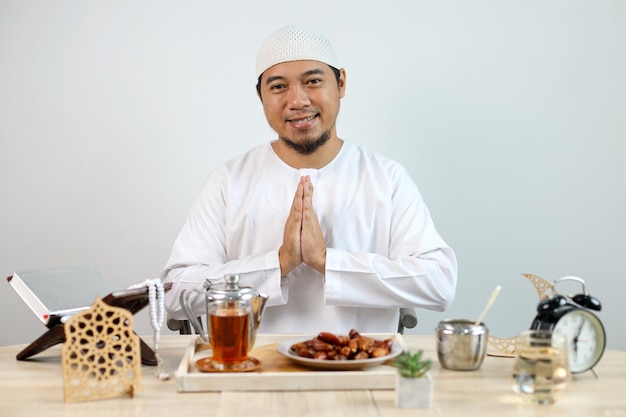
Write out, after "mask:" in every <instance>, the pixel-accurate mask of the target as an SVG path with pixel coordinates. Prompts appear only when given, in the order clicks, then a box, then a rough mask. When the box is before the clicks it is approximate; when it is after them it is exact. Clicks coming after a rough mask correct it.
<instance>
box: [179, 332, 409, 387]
mask: <svg viewBox="0 0 626 417" xmlns="http://www.w3.org/2000/svg"><path fill="white" fill-rule="evenodd" d="M298 336H302V335H293V334H286V335H283V334H281V335H268V334H259V335H258V336H257V340H256V343H255V346H254V348H253V349H252V351H251V352H250V356H252V357H254V358H256V359H259V360H260V361H261V367H260V369H259V370H258V371H253V372H227V373H213V372H200V371H199V370H198V369H197V368H196V366H195V362H196V361H197V360H198V359H200V358H202V357H206V356H210V355H211V351H210V346H208V345H207V344H205V343H203V342H202V340H201V339H200V338H199V337H196V338H192V339H191V341H190V343H189V345H188V346H187V349H186V350H185V354H184V356H183V359H182V360H181V362H180V365H179V366H178V369H177V370H176V374H175V375H176V389H177V390H178V391H179V392H203V391H297V390H358V389H377V390H379V389H380V390H383V389H394V387H395V380H396V374H397V372H396V369H395V368H394V367H392V366H391V365H390V364H389V363H385V364H382V365H379V366H374V367H368V368H365V369H362V370H350V371H327V370H314V369H310V368H307V367H305V366H303V365H300V364H298V363H296V362H294V361H292V360H291V359H289V358H287V357H285V356H283V355H281V354H280V353H279V352H278V351H277V350H276V345H277V344H278V343H279V342H281V341H284V340H289V339H293V338H294V337H298ZM367 336H370V337H374V338H377V339H381V340H382V339H385V338H389V337H392V336H394V335H390V334H371V333H370V334H367ZM395 338H396V339H395V340H396V342H397V343H400V344H401V345H402V346H406V344H405V342H404V340H403V339H402V335H400V334H396V335H395Z"/></svg>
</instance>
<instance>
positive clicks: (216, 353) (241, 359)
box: [209, 303, 250, 369]
mask: <svg viewBox="0 0 626 417" xmlns="http://www.w3.org/2000/svg"><path fill="white" fill-rule="evenodd" d="M233 304H236V303H233ZM209 320H210V324H209V327H210V329H211V349H212V350H213V363H214V365H215V366H221V367H223V368H224V369H227V368H233V367H237V366H238V365H241V364H243V363H245V361H246V359H247V355H248V340H249V339H248V330H249V326H250V314H249V310H248V309H247V308H245V307H238V306H236V305H234V306H227V307H224V306H221V307H217V308H216V309H215V310H212V311H211V313H210V318H209Z"/></svg>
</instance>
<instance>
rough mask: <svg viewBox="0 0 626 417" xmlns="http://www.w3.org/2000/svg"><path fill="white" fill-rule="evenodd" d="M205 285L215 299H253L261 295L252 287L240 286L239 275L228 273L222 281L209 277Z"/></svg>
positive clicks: (208, 292) (210, 295)
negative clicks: (212, 279)
mask: <svg viewBox="0 0 626 417" xmlns="http://www.w3.org/2000/svg"><path fill="white" fill-rule="evenodd" d="M204 286H205V288H206V291H207V294H208V295H209V297H211V298H212V299H214V300H221V299H229V300H251V299H253V298H255V297H258V295H259V292H258V291H257V290H255V289H254V288H252V287H241V286H239V275H226V276H225V277H224V282H221V283H219V282H217V281H210V280H208V279H207V280H206V281H205V282H204Z"/></svg>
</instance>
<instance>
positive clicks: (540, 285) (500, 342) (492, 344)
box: [487, 274, 554, 357]
mask: <svg viewBox="0 0 626 417" xmlns="http://www.w3.org/2000/svg"><path fill="white" fill-rule="evenodd" d="M522 276H524V277H525V278H526V279H528V281H530V283H531V284H533V286H534V287H535V290H536V291H537V296H538V297H539V300H540V301H541V300H545V299H546V298H548V290H551V289H552V288H553V287H554V284H552V283H551V282H549V281H546V280H545V279H543V278H541V277H538V276H537V275H533V274H522ZM488 342H489V349H488V351H487V354H488V355H490V356H506V357H514V356H515V355H516V353H517V352H516V348H517V342H518V337H517V336H514V337H509V338H502V337H494V336H489V338H488Z"/></svg>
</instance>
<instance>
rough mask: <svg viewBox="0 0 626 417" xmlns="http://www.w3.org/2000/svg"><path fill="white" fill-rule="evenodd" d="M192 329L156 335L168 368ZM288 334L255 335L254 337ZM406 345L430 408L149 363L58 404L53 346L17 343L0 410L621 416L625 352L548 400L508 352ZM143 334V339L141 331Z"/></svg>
mask: <svg viewBox="0 0 626 417" xmlns="http://www.w3.org/2000/svg"><path fill="white" fill-rule="evenodd" d="M191 337H192V336H177V335H176V336H174V335H168V336H164V337H163V338H162V340H161V355H162V356H163V358H164V361H165V367H166V370H167V371H169V372H171V373H172V374H173V372H174V370H175V369H176V368H177V367H178V365H179V363H180V362H181V358H182V356H183V352H184V351H185V348H186V347H187V346H188V345H189V342H190V340H191V339H190V338H191ZM286 337H289V336H285V335H281V336H269V335H259V338H258V340H257V345H258V344H259V343H268V340H270V339H271V340H273V341H278V340H280V339H284V338H286ZM404 338H405V341H406V342H407V344H408V345H409V346H410V347H411V348H412V349H424V350H425V351H426V356H428V357H431V358H432V359H434V360H435V365H434V367H433V370H432V373H433V378H434V381H435V391H434V402H433V407H432V408H430V409H418V410H416V409H413V410H407V409H398V408H396V407H395V401H394V399H395V393H394V391H393V390H345V391H255V392H200V393H181V392H177V390H176V381H175V380H174V379H171V380H168V381H165V382H163V381H160V380H158V379H157V378H156V376H155V368H154V367H146V366H144V367H143V368H142V378H143V379H142V385H143V387H142V391H141V392H140V393H138V394H136V395H135V397H134V398H132V399H131V398H128V397H126V398H122V397H120V398H114V399H106V400H99V401H92V402H81V403H64V402H63V377H62V369H61V363H60V347H55V348H52V349H50V350H48V351H46V352H43V353H41V354H40V355H38V356H36V357H34V358H33V359H31V360H29V361H16V360H15V355H16V354H17V353H18V352H19V351H20V350H21V349H23V348H24V346H7V347H1V348H0V416H1V417H5V416H6V417H20V416H25V417H39V416H41V417H55V416H77V417H85V416H90V417H91V416H107V417H111V416H113V417H123V416H150V417H158V416H167V417H173V416H176V417H186V416H189V417H192V416H207V417H208V416H220V417H238V416H259V417H266V416H280V417H303V416H315V417H320V416H338V417H352V416H354V417H369V416H416V415H419V416H464V417H467V416H481V417H485V416H494V417H495V416H497V417H509V416H567V417H576V416H581V417H583V416H584V417H593V416H602V417H617V416H626V393H625V392H624V388H625V387H626V352H621V351H614V350H609V351H607V352H606V353H605V355H604V357H603V358H602V360H601V362H600V363H599V364H598V366H597V367H596V372H597V374H598V376H599V378H598V379H596V378H595V377H594V376H593V375H592V374H591V373H585V374H581V375H577V376H576V377H575V379H574V381H573V382H572V383H571V384H570V385H569V387H568V389H567V392H566V393H565V394H564V396H563V397H562V398H561V399H560V400H559V401H557V403H556V404H553V405H549V406H538V405H531V404H525V403H523V402H522V400H521V399H520V398H519V397H518V396H517V395H516V394H514V393H513V391H512V389H511V381H510V378H511V376H510V375H511V369H512V366H513V359H511V358H501V357H490V356H488V357H487V358H486V359H485V362H484V363H483V365H482V367H481V369H480V370H478V371H473V372H455V371H448V370H445V369H441V367H440V366H439V363H438V362H437V360H436V352H435V344H434V338H433V337H432V336H421V335H420V336H413V335H412V336H404ZM145 339H146V341H150V340H151V338H149V337H147V338H145Z"/></svg>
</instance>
